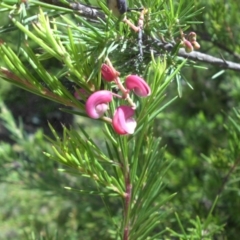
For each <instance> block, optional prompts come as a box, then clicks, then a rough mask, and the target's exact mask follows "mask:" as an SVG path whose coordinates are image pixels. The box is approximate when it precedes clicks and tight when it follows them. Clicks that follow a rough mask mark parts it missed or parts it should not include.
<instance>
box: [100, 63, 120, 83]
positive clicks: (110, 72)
mask: <svg viewBox="0 0 240 240" xmlns="http://www.w3.org/2000/svg"><path fill="white" fill-rule="evenodd" d="M101 73H102V77H103V79H104V80H106V81H107V82H111V81H113V80H114V79H115V78H116V77H118V76H119V72H118V71H116V70H115V68H114V67H112V66H109V65H107V64H105V63H104V64H102V67H101Z"/></svg>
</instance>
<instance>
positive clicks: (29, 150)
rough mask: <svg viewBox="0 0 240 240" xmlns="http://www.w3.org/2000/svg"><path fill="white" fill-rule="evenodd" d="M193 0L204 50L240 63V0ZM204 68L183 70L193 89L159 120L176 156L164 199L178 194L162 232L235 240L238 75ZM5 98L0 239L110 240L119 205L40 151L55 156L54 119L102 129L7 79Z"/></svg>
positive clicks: (1, 91)
mask: <svg viewBox="0 0 240 240" xmlns="http://www.w3.org/2000/svg"><path fill="white" fill-rule="evenodd" d="M192 2H193V3H194V4H195V5H196V6H197V8H199V9H200V8H201V7H204V10H203V12H202V14H201V15H199V16H198V17H197V18H196V19H197V20H200V21H202V22H203V23H202V24H201V25H199V24H198V25H194V24H193V25H192V29H193V30H194V31H195V32H196V33H197V34H198V39H199V40H198V42H199V43H200V44H201V52H204V53H207V54H210V55H213V56H217V57H220V58H224V59H226V60H231V61H234V62H239V59H240V37H239V34H240V31H239V30H240V29H239V28H240V18H239V17H238V16H239V12H240V7H239V4H237V1H235V0H230V1H227V2H224V1H215V0H208V1H205V0H204V1H197V0H195V1H192ZM13 34H14V33H13ZM12 37H14V35H11V36H6V33H5V34H4V35H1V34H0V39H4V40H5V39H6V38H12ZM199 65H201V66H204V67H205V68H202V69H199V68H193V67H187V66H186V67H184V68H183V69H182V74H183V75H184V76H185V78H186V79H187V80H188V81H189V83H190V84H191V85H192V86H193V89H191V88H189V87H188V86H187V85H183V89H182V92H183V94H182V97H181V98H179V99H178V100H177V101H175V102H174V103H172V104H171V105H170V106H169V107H168V108H167V109H166V110H165V111H164V112H162V113H161V114H160V115H159V116H158V118H157V119H156V121H155V130H154V134H155V135H156V136H159V135H160V136H161V137H162V142H161V144H162V146H165V145H166V149H165V157H166V158H169V159H175V161H174V163H173V164H172V166H171V168H170V169H169V170H168V172H167V175H166V176H165V178H164V182H165V184H166V186H165V189H164V192H163V194H166V195H169V194H172V193H175V192H176V193H177V195H176V196H175V197H174V198H173V199H172V200H171V201H170V202H169V203H168V204H167V207H166V208H167V209H163V211H169V210H170V211H171V214H170V215H169V216H168V217H167V218H166V221H165V222H162V223H161V224H160V226H159V230H165V229H168V231H166V232H165V233H164V234H163V238H162V239H180V238H181V239H188V238H187V237H186V234H185V233H186V232H188V233H189V232H191V231H198V230H199V229H200V228H199V225H200V224H201V223H200V222H201V221H202V220H204V224H206V225H207V227H205V229H207V230H206V232H207V233H210V232H211V231H212V232H215V233H214V235H213V236H211V237H209V238H207V237H206V238H204V239H219V240H220V239H229V240H234V239H238V238H239V234H240V230H239V229H240V215H239V209H240V200H239V199H240V198H239V195H240V184H239V180H240V179H239V173H240V167H239V163H240V151H239V150H240V142H239V139H240V124H239V116H240V115H239V109H240V105H239V100H240V80H239V72H237V71H232V70H227V69H223V68H221V67H216V66H213V65H210V64H204V63H201V64H199ZM167 91H168V92H167V95H168V98H169V99H171V98H173V96H175V95H176V92H177V86H176V84H175V82H174V83H172V84H171V86H170V87H169V88H168V90H167ZM0 98H1V105H0V112H1V115H0V117H1V122H0V123H1V125H0V181H1V182H0V193H1V194H0V213H1V214H0V239H2V240H6V239H70V240H74V239H85V240H88V239H111V236H113V234H114V219H112V221H108V220H107V219H108V218H107V217H106V216H109V214H111V215H112V216H115V218H116V219H117V218H119V216H120V214H121V212H120V211H121V209H120V203H119V202H118V201H117V200H116V201H115V200H114V199H111V200H109V199H104V201H103V199H102V198H101V197H99V196H89V195H84V194H82V193H81V194H79V192H74V191H67V190H66V189H64V187H65V186H71V187H73V188H76V189H84V187H85V186H89V185H90V184H91V182H89V181H87V180H86V179H82V178H80V177H74V176H72V175H69V174H66V173H63V172H61V171H59V170H58V169H59V168H61V166H60V165H59V164H58V163H56V162H51V161H50V160H49V159H48V158H46V157H45V155H44V154H42V152H44V151H46V152H51V151H52V150H51V148H50V143H49V142H48V141H47V140H46V139H45V138H44V136H43V134H46V135H49V134H50V132H49V128H48V125H47V122H48V121H50V122H51V123H52V125H53V126H54V128H55V129H56V130H58V131H59V133H61V130H62V128H61V123H64V124H66V125H68V124H73V125H74V126H75V127H76V128H77V127H78V126H80V125H81V126H85V127H86V128H87V129H88V130H89V131H92V134H93V135H95V136H99V134H101V133H100V132H99V131H101V130H100V129H98V128H97V126H96V128H93V127H92V126H91V125H90V124H89V121H84V120H83V119H82V118H81V117H74V118H72V116H71V115H70V114H66V113H63V112H61V111H59V107H60V106H59V105H58V104H55V103H51V102H50V101H48V100H43V99H41V98H39V97H36V96H34V95H32V94H30V93H27V92H24V91H23V90H20V89H18V88H16V87H13V86H12V85H9V84H8V83H6V82H4V81H0ZM90 126H91V127H90ZM106 201H110V202H108V203H107V204H109V205H110V206H111V208H110V209H106V208H105V204H106ZM212 208H213V211H212V212H211V213H212V214H209V213H210V211H211V209H212ZM179 219H180V220H179ZM169 229H171V230H169ZM177 233H178V234H177ZM207 233H206V235H207ZM195 239H196V238H195Z"/></svg>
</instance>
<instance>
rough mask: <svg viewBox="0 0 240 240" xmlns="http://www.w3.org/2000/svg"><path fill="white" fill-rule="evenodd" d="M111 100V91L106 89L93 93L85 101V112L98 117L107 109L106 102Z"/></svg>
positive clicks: (92, 116)
mask: <svg viewBox="0 0 240 240" xmlns="http://www.w3.org/2000/svg"><path fill="white" fill-rule="evenodd" d="M111 101H112V92H110V91H107V90H102V91H97V92H95V93H93V94H92V95H91V96H90V97H89V98H88V100H87V102H86V106H85V107H86V112H87V115H88V116H89V117H91V118H95V119H97V118H100V117H102V116H103V114H104V113H105V112H106V111H107V110H108V103H109V102H111Z"/></svg>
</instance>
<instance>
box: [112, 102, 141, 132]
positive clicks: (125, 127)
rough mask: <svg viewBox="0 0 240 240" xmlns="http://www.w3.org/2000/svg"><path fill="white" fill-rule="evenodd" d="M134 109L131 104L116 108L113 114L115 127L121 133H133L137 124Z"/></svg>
mask: <svg viewBox="0 0 240 240" xmlns="http://www.w3.org/2000/svg"><path fill="white" fill-rule="evenodd" d="M133 115H134V110H133V109H132V108H131V107H129V106H120V107H118V108H117V109H116V111H115V113H114V116H113V121H112V124H113V129H114V130H115V132H116V133H118V134H120V135H125V134H133V133H134V131H135V128H136V126H137V123H136V121H135V120H134V119H133V118H132V116H133Z"/></svg>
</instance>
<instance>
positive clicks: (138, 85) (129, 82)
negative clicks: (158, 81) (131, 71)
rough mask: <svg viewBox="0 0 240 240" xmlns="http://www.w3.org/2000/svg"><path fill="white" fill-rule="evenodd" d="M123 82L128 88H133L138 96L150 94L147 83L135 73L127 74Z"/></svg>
mask: <svg viewBox="0 0 240 240" xmlns="http://www.w3.org/2000/svg"><path fill="white" fill-rule="evenodd" d="M125 84H126V87H127V88H128V89H129V90H133V91H134V92H135V94H137V95H138V96H139V97H147V96H149V95H150V94H151V89H150V87H149V86H148V84H147V83H146V82H145V80H143V79H142V78H140V77H139V76H137V75H129V76H127V78H126V80H125Z"/></svg>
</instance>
